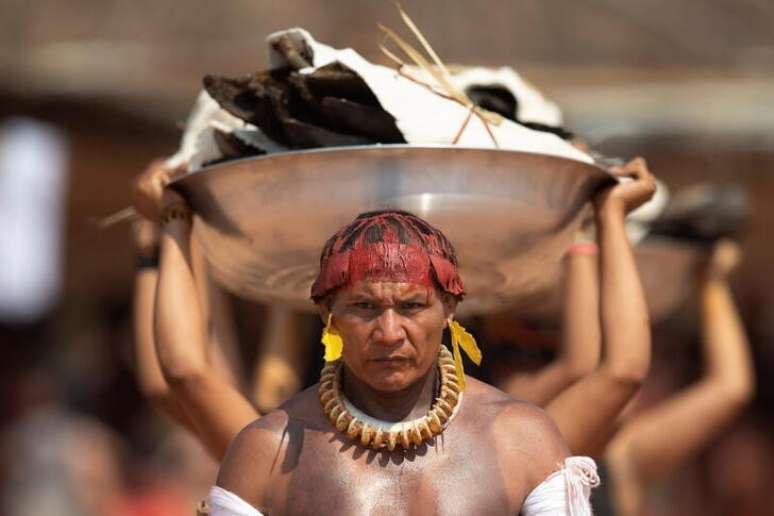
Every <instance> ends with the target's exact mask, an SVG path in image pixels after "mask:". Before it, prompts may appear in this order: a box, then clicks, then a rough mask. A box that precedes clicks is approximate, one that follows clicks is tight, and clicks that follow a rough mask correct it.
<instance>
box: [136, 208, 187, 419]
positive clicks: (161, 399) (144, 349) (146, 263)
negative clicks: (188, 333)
mask: <svg viewBox="0 0 774 516" xmlns="http://www.w3.org/2000/svg"><path fill="white" fill-rule="evenodd" d="M133 234H134V235H133V236H134V242H135V248H136V252H137V272H136V273H135V278H134V306H133V309H134V310H133V313H134V359H135V360H134V361H135V364H134V369H135V377H136V379H137V385H138V386H139V389H140V392H141V393H142V394H143V396H145V398H146V399H148V400H149V401H150V402H151V403H152V404H153V405H154V406H156V407H157V408H158V409H159V410H161V411H162V412H164V413H165V414H167V415H168V416H170V417H171V418H172V419H174V420H175V421H176V422H178V423H179V424H181V425H182V426H184V427H185V428H187V429H189V430H190V431H192V432H194V433H196V430H195V428H194V427H193V425H192V424H191V421H190V419H189V418H188V415H187V414H186V413H185V411H184V410H183V408H182V407H181V406H180V404H179V403H178V402H177V400H176V399H175V396H174V395H173V393H172V392H171V390H170V388H169V385H167V381H166V379H165V378H164V373H163V372H162V370H161V365H160V364H159V360H158V356H157V354H156V343H155V338H154V335H153V332H154V330H153V326H154V325H153V320H154V310H155V298H156V284H157V283H158V254H159V231H158V227H157V226H156V224H154V223H153V222H150V221H149V220H147V219H141V220H139V221H138V222H136V223H135V225H134V228H133Z"/></svg>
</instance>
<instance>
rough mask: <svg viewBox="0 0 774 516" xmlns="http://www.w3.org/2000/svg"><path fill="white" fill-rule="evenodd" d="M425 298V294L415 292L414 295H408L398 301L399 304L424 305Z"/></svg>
mask: <svg viewBox="0 0 774 516" xmlns="http://www.w3.org/2000/svg"><path fill="white" fill-rule="evenodd" d="M427 298H428V296H427V294H425V293H423V292H415V293H414V294H409V295H407V296H406V297H401V298H400V299H399V301H400V302H401V303H419V302H421V303H426V302H427Z"/></svg>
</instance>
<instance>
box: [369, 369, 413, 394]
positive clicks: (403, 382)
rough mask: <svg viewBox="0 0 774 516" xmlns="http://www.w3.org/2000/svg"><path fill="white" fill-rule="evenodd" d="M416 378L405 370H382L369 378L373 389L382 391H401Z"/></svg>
mask: <svg viewBox="0 0 774 516" xmlns="http://www.w3.org/2000/svg"><path fill="white" fill-rule="evenodd" d="M415 380H416V378H415V377H414V375H412V374H410V373H407V372H403V371H380V372H379V373H377V374H374V375H372V376H371V377H370V378H369V379H368V383H369V385H370V387H371V388H372V389H374V390H375V391H381V392H399V391H402V390H404V389H406V388H408V387H410V386H411V385H412V384H413V383H414V381H415Z"/></svg>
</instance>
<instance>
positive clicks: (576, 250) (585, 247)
mask: <svg viewBox="0 0 774 516" xmlns="http://www.w3.org/2000/svg"><path fill="white" fill-rule="evenodd" d="M598 253H599V246H597V244H595V243H594V242H576V243H574V244H572V245H571V246H570V248H569V249H568V250H567V254H570V255H573V256H596V255H597V254H598Z"/></svg>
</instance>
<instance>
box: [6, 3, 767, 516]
mask: <svg viewBox="0 0 774 516" xmlns="http://www.w3.org/2000/svg"><path fill="white" fill-rule="evenodd" d="M403 6H404V8H405V9H406V10H407V11H408V12H409V13H410V14H411V16H412V18H413V19H414V20H415V21H416V22H417V24H418V25H419V26H420V27H421V29H422V30H423V32H424V33H425V35H426V36H427V37H428V39H429V40H430V42H431V43H432V44H433V46H434V48H435V49H436V51H437V52H438V53H439V54H440V55H441V56H442V58H443V59H444V60H445V61H446V62H447V63H460V64H476V65H493V66H494V65H496V66H499V65H509V66H513V67H515V68H516V69H517V70H518V71H519V72H520V73H521V74H522V75H523V76H525V77H526V78H527V79H528V80H529V81H530V82H532V83H533V84H534V85H536V86H538V87H539V88H540V89H542V90H543V91H544V92H545V94H546V95H547V96H548V97H549V98H552V99H553V100H554V101H556V102H557V103H558V104H559V105H560V106H561V108H562V109H563V111H564V114H565V120H566V126H567V127H569V128H571V129H572V130H574V131H575V132H577V133H578V134H579V135H581V136H583V137H584V138H585V139H586V140H588V141H589V142H591V143H592V144H593V145H594V146H595V147H597V148H599V149H600V150H602V151H603V152H604V153H606V154H608V155H611V156H621V157H623V158H630V157H633V156H636V155H642V156H644V157H646V159H647V160H648V164H649V165H650V168H651V170H652V171H653V172H654V173H655V174H656V175H657V176H658V177H659V178H660V179H661V180H663V181H664V182H665V183H666V184H667V185H668V186H669V187H670V189H671V190H672V191H679V190H680V189H681V188H683V187H685V186H688V185H692V184H695V183H698V182H704V181H710V182H712V183H715V184H718V185H720V186H721V188H726V187H729V188H730V187H731V186H741V187H743V188H744V189H745V190H746V191H747V193H748V194H749V196H750V202H751V206H752V212H751V217H750V219H749V220H748V222H747V224H746V226H745V229H744V231H743V232H742V233H741V236H740V243H741V245H742V249H743V252H744V261H743V263H742V266H741V267H740V269H739V270H738V271H737V272H736V273H735V275H734V276H733V287H734V293H735V296H736V299H737V302H738V305H739V309H740V311H741V314H742V317H743V319H744V323H745V327H746V330H747V333H748V336H749V338H750V342H751V347H752V350H753V354H754V357H755V366H756V373H757V375H756V377H757V389H756V397H755V400H754V401H753V403H752V404H751V405H750V406H749V408H748V409H747V410H746V412H745V414H744V415H743V416H742V417H741V418H740V419H739V421H738V423H736V424H735V425H734V426H732V427H730V428H728V429H727V430H725V431H724V433H723V435H722V436H721V437H720V438H719V439H718V440H716V442H715V443H714V444H713V446H712V447H710V448H708V449H707V450H705V451H704V452H703V453H702V454H701V455H700V456H699V457H698V458H697V459H696V460H693V461H691V463H690V464H688V465H687V466H686V467H685V468H682V469H681V470H680V471H676V472H675V473H674V478H673V479H671V480H670V482H669V485H666V486H664V488H663V489H659V490H657V491H658V492H656V493H653V496H652V498H653V501H652V504H651V505H652V507H651V513H652V514H665V515H666V514H670V515H671V514H745V515H746V514H774V512H772V507H774V495H773V494H772V493H771V490H770V489H767V488H766V486H771V485H774V431H773V430H774V426H773V425H772V418H773V417H774V415H773V414H772V411H771V408H772V404H773V403H774V274H772V265H771V264H772V263H774V240H772V239H771V237H770V233H769V231H770V230H771V227H770V226H771V222H772V221H774V203H773V202H772V200H774V35H772V27H773V26H774V3H772V2H769V1H766V0H739V1H723V0H717V1H712V2H702V1H697V0H681V1H679V2H674V1H667V0H644V1H635V0H615V1H613V0H583V1H568V0H564V1H560V0H521V1H518V2H513V1H506V0H480V1H478V2H442V1H440V0H421V1H420V0H412V1H405V2H404V3H403ZM378 22H382V23H386V24H387V25H389V26H393V27H400V26H401V22H400V20H399V18H398V16H397V14H396V11H395V8H394V6H393V5H392V4H391V3H390V2H387V1H377V0H368V1H363V0H359V1H356V0H336V1H334V2H320V1H312V0H290V1H288V2H282V3H280V2H268V1H263V2H261V1H251V2H248V1H238V0H227V1H222V2H205V1H201V0H188V1H182V0H170V1H163V0H162V1H147V0H137V1H134V2H128V1H121V0H102V1H99V2H96V1H91V0H71V1H68V2H61V1H51V0H39V1H37V2H25V1H21V0H1V1H0V346H2V347H1V348H0V349H2V355H0V364H1V365H0V367H2V374H0V382H2V391H0V392H2V396H1V399H2V407H1V410H2V428H1V429H0V430H2V435H3V441H2V443H1V444H2V447H3V455H2V459H1V460H0V497H2V500H1V502H2V507H3V509H2V510H0V513H3V514H9V515H17V514H44V513H46V514H149V515H150V514H191V513H192V510H193V506H194V505H195V503H196V501H197V500H198V498H201V497H202V496H203V494H204V493H205V489H206V486H207V485H208V484H209V483H211V482H212V479H213V478H214V474H215V471H216V467H215V465H214V464H212V463H211V462H210V461H209V459H208V458H207V457H206V455H205V454H204V453H203V452H202V451H201V450H200V449H199V448H198V445H197V444H196V443H195V442H193V441H192V440H191V439H190V438H189V437H187V436H186V435H185V434H183V433H181V432H180V431H177V430H174V429H173V427H172V426H171V425H170V423H169V422H168V421H166V420H165V419H164V418H163V417H161V416H160V415H159V414H157V413H156V412H154V411H153V410H152V409H151V408H150V406H149V405H148V404H147V403H146V402H145V401H144V400H143V399H142V397H141V396H140V394H139V392H138V390H137V387H136V385H135V382H134V377H133V372H132V367H133V364H132V353H131V341H132V330H131V300H132V281H133V276H134V251H133V248H132V243H131V239H130V236H129V235H130V230H129V227H128V225H126V224H122V225H117V226H114V227H111V228H109V229H106V230H100V229H98V227H97V224H96V221H97V220H99V219H100V218H102V217H105V216H107V215H109V214H111V213H114V212H116V211H118V210H121V209H122V208H125V207H127V206H129V205H130V203H131V199H130V190H129V185H130V181H131V178H132V177H133V176H135V175H136V174H138V173H139V172H141V171H142V170H143V169H144V167H145V165H146V164H147V163H148V162H149V160H151V159H152V158H155V157H158V156H164V155H169V154H171V153H172V152H173V151H174V150H175V149H176V146H177V143H178V139H179V137H180V134H181V123H182V122H183V121H184V120H185V117H186V115H187V112H188V110H189V109H190V106H191V104H192V102H193V100H194V99H195V96H196V94H197V92H198V91H199V89H200V84H201V78H202V76H203V75H205V74H207V73H214V74H222V75H228V76H238V75H241V74H243V73H247V72H252V71H257V70H260V69H263V68H265V67H266V65H267V51H266V45H265V43H264V38H265V36H266V35H268V34H269V33H270V32H273V31H275V30H279V29H283V28H289V27H293V26H300V27H304V28H306V29H308V30H309V31H310V32H311V33H312V34H313V35H314V36H315V37H316V39H318V40H319V41H322V42H325V43H327V44H329V45H332V46H334V47H339V48H341V47H353V48H355V49H356V50H358V51H359V52H360V53H362V54H363V55H364V56H365V57H366V58H368V59H371V60H373V61H376V62H384V59H383V58H382V56H381V54H380V52H379V50H378V47H377V43H378V35H377V29H376V24H377V23H378ZM685 282H686V285H685V288H684V290H685V295H684V296H682V297H681V298H680V303H679V306H675V307H674V309H670V311H669V313H667V314H665V315H664V317H662V318H661V320H660V321H658V323H657V327H656V341H655V346H656V355H657V357H661V358H660V359H658V360H657V361H656V362H655V364H654V367H661V368H662V369H660V371H662V372H663V375H662V376H663V377H664V381H663V382H662V383H663V384H664V385H662V389H661V390H662V391H663V392H662V394H661V395H662V396H666V395H667V394H668V392H670V389H671V390H672V391H674V390H675V389H678V388H680V387H681V386H684V385H687V384H689V383H690V382H691V381H693V380H694V379H695V378H696V376H697V374H698V368H699V366H700V354H699V351H698V344H697V342H698V333H699V327H698V324H697V307H696V302H695V296H693V295H692V292H693V290H694V289H692V288H691V285H690V284H688V283H690V278H685ZM234 302H235V307H236V315H237V323H238V324H237V329H238V333H239V337H240V339H239V341H240V350H241V356H242V358H243V360H242V362H243V363H244V369H245V371H248V370H250V369H251V368H252V361H253V360H254V358H255V357H256V356H257V355H258V354H259V353H260V350H259V349H257V347H258V345H257V344H258V342H259V339H258V338H257V337H256V335H258V334H259V333H260V328H261V323H262V320H263V317H264V316H263V313H264V310H263V308H262V307H261V306H259V305H257V304H255V303H250V302H247V301H242V300H234ZM478 323H479V324H478V326H479V327H480V328H488V330H487V332H486V335H485V336H484V338H485V339H488V341H491V346H490V347H491V349H492V350H495V349H499V348H500V347H502V345H504V344H507V345H509V346H514V347H518V346H523V345H524V343H523V342H520V339H519V335H514V332H508V331H499V330H498V328H502V327H503V326H504V325H507V322H503V321H502V320H501V319H500V320H495V321H478ZM532 340H533V342H532V343H531V344H530V346H533V347H534V346H538V347H543V348H545V352H546V353H547V354H548V355H550V353H551V349H552V348H551V346H552V344H551V342H552V341H551V339H550V338H548V339H546V342H545V343H544V342H542V341H540V342H537V343H535V342H534V341H535V339H532ZM317 351H318V350H317V349H314V353H317ZM484 351H485V355H486V354H487V349H486V348H485V349H484ZM315 360H318V359H317V358H316V357H314V360H310V364H308V368H309V371H311V372H304V373H303V377H304V382H306V383H310V382H313V381H314V378H315V376H316V365H315V364H316V362H315ZM482 374H483V375H486V374H488V373H487V371H486V370H485V371H483V372H482ZM307 377H308V378H307ZM307 380H308V381H307ZM40 407H45V410H36V409H39V408H40ZM739 478H744V479H746V482H743V483H740V482H739V481H738V479H739ZM734 479H736V482H734V481H733V480H734ZM740 484H741V485H740ZM745 497H746V498H745ZM748 499H750V500H753V501H751V502H749V501H748ZM28 500H34V501H35V503H32V502H29V501H28ZM740 500H744V503H743V502H742V501H740ZM22 501H24V503H22ZM25 504H27V505H25ZM730 507H733V508H734V510H731V509H730ZM740 507H744V508H743V509H740ZM739 511H743V512H739Z"/></svg>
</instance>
